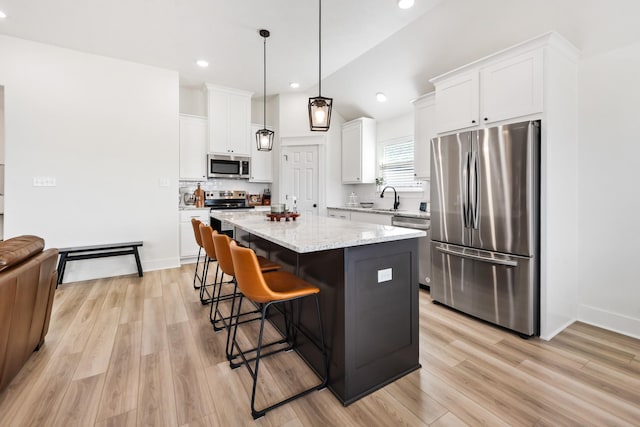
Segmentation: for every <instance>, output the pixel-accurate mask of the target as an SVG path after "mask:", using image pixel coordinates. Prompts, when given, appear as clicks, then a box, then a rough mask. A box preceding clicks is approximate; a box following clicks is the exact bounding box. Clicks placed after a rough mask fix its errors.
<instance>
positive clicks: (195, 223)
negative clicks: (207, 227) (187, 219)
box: [191, 218, 204, 248]
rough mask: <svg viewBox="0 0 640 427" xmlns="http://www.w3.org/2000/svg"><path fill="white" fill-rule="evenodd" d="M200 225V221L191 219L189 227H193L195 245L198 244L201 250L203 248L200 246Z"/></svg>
mask: <svg viewBox="0 0 640 427" xmlns="http://www.w3.org/2000/svg"><path fill="white" fill-rule="evenodd" d="M200 224H202V221H200V220H199V219H197V218H191V226H192V227H193V234H194V236H195V238H196V243H197V244H198V246H200V247H201V248H203V247H204V246H202V237H201V236H200Z"/></svg>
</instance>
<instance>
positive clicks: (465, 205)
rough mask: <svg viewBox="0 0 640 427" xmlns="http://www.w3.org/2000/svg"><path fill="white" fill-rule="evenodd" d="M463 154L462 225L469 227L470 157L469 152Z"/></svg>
mask: <svg viewBox="0 0 640 427" xmlns="http://www.w3.org/2000/svg"><path fill="white" fill-rule="evenodd" d="M464 155H465V163H464V169H463V170H462V188H463V191H462V216H463V218H464V227H465V228H469V227H471V215H470V213H471V209H470V206H469V173H470V170H471V168H470V159H471V153H470V152H469V151H467V152H466V153H464Z"/></svg>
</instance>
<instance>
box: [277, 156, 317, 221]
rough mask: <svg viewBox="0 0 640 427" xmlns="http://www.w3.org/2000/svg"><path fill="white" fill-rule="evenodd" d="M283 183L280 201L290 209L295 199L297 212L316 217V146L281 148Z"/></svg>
mask: <svg viewBox="0 0 640 427" xmlns="http://www.w3.org/2000/svg"><path fill="white" fill-rule="evenodd" d="M282 165H283V172H284V173H283V176H284V182H283V183H282V184H283V185H282V187H281V188H282V193H281V199H280V200H282V201H284V202H285V203H287V206H288V207H289V208H290V209H291V207H292V206H293V201H292V200H293V199H292V197H295V198H296V201H297V206H298V212H300V213H301V214H304V215H318V146H317V145H290V146H284V147H282Z"/></svg>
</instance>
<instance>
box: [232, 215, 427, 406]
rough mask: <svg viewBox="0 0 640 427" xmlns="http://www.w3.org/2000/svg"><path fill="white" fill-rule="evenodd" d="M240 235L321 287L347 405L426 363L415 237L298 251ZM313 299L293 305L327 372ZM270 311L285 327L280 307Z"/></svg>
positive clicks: (333, 373) (339, 391) (315, 360)
mask: <svg viewBox="0 0 640 427" xmlns="http://www.w3.org/2000/svg"><path fill="white" fill-rule="evenodd" d="M235 238H236V240H238V242H240V243H241V244H243V245H245V246H249V247H251V248H253V249H254V250H255V251H256V253H258V255H262V256H264V257H267V258H269V259H270V260H272V261H275V262H278V263H280V264H282V266H283V268H284V269H285V270H287V271H290V272H292V273H295V274H297V275H299V276H300V277H302V278H303V279H305V280H307V281H309V282H310V283H313V284H314V285H316V286H318V287H319V288H320V306H321V310H322V322H323V329H324V335H325V337H324V338H325V343H326V346H327V351H328V355H329V381H328V387H329V389H330V390H331V391H332V392H333V393H334V394H335V395H336V397H338V399H339V400H340V401H341V402H342V403H343V404H344V405H348V404H350V403H353V402H354V401H356V400H358V399H360V398H361V397H364V396H365V395H367V394H369V393H371V392H373V391H375V390H377V389H379V388H380V387H383V386H384V385H386V384H389V383H391V382H393V381H394V380H396V379H397V378H399V377H401V376H403V375H405V374H407V373H409V372H411V371H413V370H415V369H418V368H420V364H419V362H418V357H419V339H418V332H419V330H418V328H419V323H418V276H417V262H418V260H417V251H418V248H417V245H418V240H417V239H415V238H411V239H405V240H396V241H390V242H382V243H373V244H367V245H361V246H351V247H345V248H338V249H327V250H322V251H317V252H307V253H298V252H296V251H293V250H291V249H288V248H285V247H283V246H280V245H278V244H276V243H273V242H271V241H269V240H266V239H264V238H261V237H258V236H256V235H254V234H251V233H250V232H247V231H245V230H243V229H241V228H238V227H236V228H235ZM389 269H390V270H389ZM379 275H380V276H381V277H380V280H379ZM385 275H386V276H385ZM387 279H388V280H387ZM308 303H309V304H307V303H306V302H303V303H302V304H301V305H300V306H296V305H294V306H293V307H292V308H291V309H292V310H293V319H295V320H296V321H298V322H299V323H300V325H301V329H302V331H303V333H302V334H298V335H297V336H296V337H295V342H296V346H297V351H298V353H299V354H300V355H301V356H302V357H303V358H304V359H305V360H306V361H307V363H309V365H310V366H311V367H312V368H313V369H315V370H316V372H320V373H321V372H323V369H322V358H321V355H320V352H319V350H318V348H317V347H316V345H313V344H312V343H311V342H310V340H313V341H315V342H316V343H319V342H320V341H319V339H318V336H317V330H318V327H317V317H316V314H315V306H314V305H313V304H312V303H313V301H308ZM270 319H271V321H272V322H273V324H274V325H275V326H276V327H278V328H279V329H280V330H281V331H284V316H283V315H282V313H279V312H276V311H273V315H272V316H271V317H270ZM305 335H306V336H305Z"/></svg>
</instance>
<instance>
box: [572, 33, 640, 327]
mask: <svg viewBox="0 0 640 427" xmlns="http://www.w3.org/2000/svg"><path fill="white" fill-rule="evenodd" d="M639 75H640V43H635V44H632V45H629V46H626V47H623V48H619V49H617V50H613V51H611V52H607V53H604V54H600V55H597V56H593V57H590V58H587V59H584V60H583V61H582V62H581V64H580V72H579V85H580V86H579V87H580V109H579V123H580V129H579V132H580V147H579V176H580V182H579V209H578V213H579V215H578V224H579V236H580V241H579V268H578V276H579V286H580V295H581V301H580V308H579V319H580V320H583V321H585V322H588V323H592V324H595V325H598V326H602V327H604V328H607V329H612V330H615V331H619V332H622V333H625V334H628V335H632V336H635V337H639V338H640V281H639V280H638V270H637V265H638V249H639V248H640V245H639V244H638V237H639V236H640V221H639V219H638V212H640V198H639V195H640V190H638V181H639V180H638V175H637V174H638V170H640V141H639V139H638V126H637V123H638V113H639V110H638V106H639V105H640V87H639V86H638V84H637V80H638V76H639Z"/></svg>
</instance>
